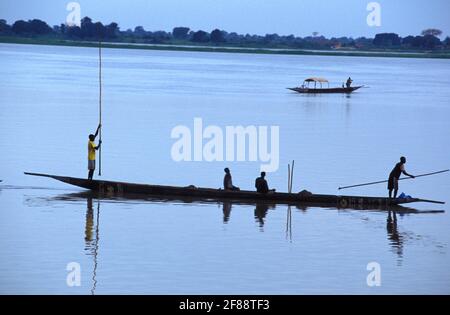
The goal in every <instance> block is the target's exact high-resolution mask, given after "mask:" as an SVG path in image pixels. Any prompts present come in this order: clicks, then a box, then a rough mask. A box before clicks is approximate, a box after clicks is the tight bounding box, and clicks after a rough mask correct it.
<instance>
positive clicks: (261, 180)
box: [255, 172, 275, 194]
mask: <svg viewBox="0 0 450 315" xmlns="http://www.w3.org/2000/svg"><path fill="white" fill-rule="evenodd" d="M265 177H266V172H261V176H260V177H258V178H257V179H256V180H255V188H256V191H257V192H259V193H262V194H267V193H268V192H275V189H269V185H268V184H267V181H266V179H265Z"/></svg>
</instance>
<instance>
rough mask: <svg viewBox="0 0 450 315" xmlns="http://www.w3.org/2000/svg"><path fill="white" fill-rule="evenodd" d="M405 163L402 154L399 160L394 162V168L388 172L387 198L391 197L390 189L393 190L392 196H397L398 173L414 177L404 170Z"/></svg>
mask: <svg viewBox="0 0 450 315" xmlns="http://www.w3.org/2000/svg"><path fill="white" fill-rule="evenodd" d="M405 163H406V158H405V157H404V156H402V157H401V158H400V162H398V163H397V164H395V166H394V168H393V169H392V171H391V173H390V174H389V179H388V190H389V198H392V190H394V198H397V192H398V179H399V178H400V175H401V174H402V173H403V174H404V175H406V176H409V177H411V178H415V177H414V176H413V175H411V174H408V173H407V172H406V171H405Z"/></svg>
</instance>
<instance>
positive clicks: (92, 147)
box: [88, 124, 102, 179]
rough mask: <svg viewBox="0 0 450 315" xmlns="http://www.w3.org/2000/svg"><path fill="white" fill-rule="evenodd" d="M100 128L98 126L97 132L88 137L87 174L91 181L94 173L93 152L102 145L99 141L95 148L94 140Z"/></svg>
mask: <svg viewBox="0 0 450 315" xmlns="http://www.w3.org/2000/svg"><path fill="white" fill-rule="evenodd" d="M101 127H102V125H100V124H99V125H98V127H97V131H96V132H95V134H94V135H93V134H90V135H89V142H88V170H89V174H88V179H92V177H93V176H94V171H95V151H96V150H98V149H99V148H100V146H101V144H102V141H101V140H100V141H99V142H98V146H95V142H94V141H95V138H96V137H97V135H98V132H99V130H100V128H101Z"/></svg>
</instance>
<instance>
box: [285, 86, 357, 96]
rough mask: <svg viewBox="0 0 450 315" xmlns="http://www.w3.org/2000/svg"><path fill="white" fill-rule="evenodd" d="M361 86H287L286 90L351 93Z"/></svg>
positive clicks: (307, 92) (310, 92)
mask: <svg viewBox="0 0 450 315" xmlns="http://www.w3.org/2000/svg"><path fill="white" fill-rule="evenodd" d="M362 87H363V86H362V85H361V86H352V87H349V88H347V87H343V88H342V87H337V88H308V87H303V88H302V87H294V88H288V90H291V91H294V92H297V93H303V94H320V93H347V94H349V93H352V92H354V91H356V90H358V89H360V88H362Z"/></svg>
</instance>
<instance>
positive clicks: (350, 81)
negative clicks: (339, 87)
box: [345, 77, 353, 88]
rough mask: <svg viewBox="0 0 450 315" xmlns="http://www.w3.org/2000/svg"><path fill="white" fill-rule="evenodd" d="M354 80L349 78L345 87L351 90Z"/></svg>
mask: <svg viewBox="0 0 450 315" xmlns="http://www.w3.org/2000/svg"><path fill="white" fill-rule="evenodd" d="M352 82H353V80H352V78H350V77H348V79H347V82H346V83H345V85H346V86H347V88H350V86H351V85H352Z"/></svg>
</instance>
